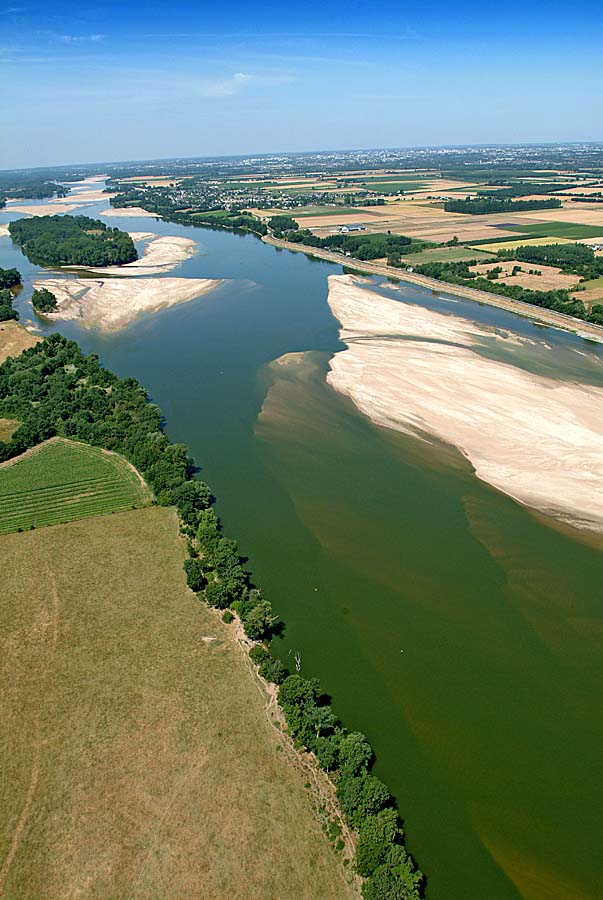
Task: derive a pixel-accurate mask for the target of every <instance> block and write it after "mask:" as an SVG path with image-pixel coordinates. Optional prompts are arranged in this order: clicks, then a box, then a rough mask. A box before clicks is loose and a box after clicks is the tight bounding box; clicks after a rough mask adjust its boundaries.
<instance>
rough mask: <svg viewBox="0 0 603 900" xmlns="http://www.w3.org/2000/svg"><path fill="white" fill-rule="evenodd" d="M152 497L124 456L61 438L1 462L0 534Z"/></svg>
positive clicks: (129, 505) (131, 504)
mask: <svg viewBox="0 0 603 900" xmlns="http://www.w3.org/2000/svg"><path fill="white" fill-rule="evenodd" d="M151 500H152V497H151V493H150V491H149V489H148V488H147V486H146V485H145V483H144V482H143V480H142V479H141V477H140V475H139V474H138V472H137V471H136V470H135V469H134V468H133V467H132V466H131V465H130V464H129V463H128V462H127V461H126V460H125V459H124V458H123V457H121V456H118V455H117V454H116V453H110V452H109V451H107V450H101V449H99V448H97V447H90V446H89V445H88V444H80V443H76V442H74V441H66V440H64V439H63V438H54V439H52V440H50V441H47V442H46V443H44V444H40V445H39V447H34V448H33V449H32V450H29V451H27V453H24V454H23V455H22V456H18V457H16V458H15V459H12V460H9V461H8V462H6V463H3V464H2V465H1V466H0V534H8V533H9V532H11V531H25V530H27V529H28V528H32V527H33V528H41V527H43V526H45V525H56V524H58V523H60V522H72V521H74V520H75V519H83V518H88V517H89V516H99V515H104V514H105V513H110V512H117V511H119V510H124V509H132V508H133V507H137V506H146V505H148V504H149V503H150V502H151Z"/></svg>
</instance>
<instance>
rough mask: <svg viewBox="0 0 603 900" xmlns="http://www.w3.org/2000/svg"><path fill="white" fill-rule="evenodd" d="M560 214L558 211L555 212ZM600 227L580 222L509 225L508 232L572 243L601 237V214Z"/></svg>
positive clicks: (602, 231)
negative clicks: (559, 239)
mask: <svg viewBox="0 0 603 900" xmlns="http://www.w3.org/2000/svg"><path fill="white" fill-rule="evenodd" d="M555 212H556V213H557V212H560V210H555ZM599 215H600V217H601V224H600V225H584V224H582V223H580V222H538V223H536V224H531V225H521V224H519V225H509V226H508V227H509V230H510V231H521V232H522V233H523V234H533V235H535V236H537V237H562V238H569V239H570V240H573V241H579V240H582V239H583V238H596V237H601V235H602V234H603V214H602V213H600V214H599Z"/></svg>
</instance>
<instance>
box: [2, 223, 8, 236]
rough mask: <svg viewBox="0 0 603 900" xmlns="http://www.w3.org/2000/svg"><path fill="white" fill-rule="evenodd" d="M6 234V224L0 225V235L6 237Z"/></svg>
mask: <svg viewBox="0 0 603 900" xmlns="http://www.w3.org/2000/svg"><path fill="white" fill-rule="evenodd" d="M7 234H8V225H0V237H6V236H7Z"/></svg>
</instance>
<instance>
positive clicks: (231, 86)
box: [197, 72, 295, 97]
mask: <svg viewBox="0 0 603 900" xmlns="http://www.w3.org/2000/svg"><path fill="white" fill-rule="evenodd" d="M293 81H295V79H294V78H293V77H292V76H291V75H249V74H246V73H245V72H235V74H234V75H230V76H229V77H228V78H208V79H204V80H202V81H200V82H199V83H198V85H197V93H198V94H200V95H201V96H202V97H234V95H235V94H239V93H240V92H241V91H243V90H246V89H247V88H249V87H250V86H252V85H253V86H255V87H276V86H278V85H281V84H291V82H293Z"/></svg>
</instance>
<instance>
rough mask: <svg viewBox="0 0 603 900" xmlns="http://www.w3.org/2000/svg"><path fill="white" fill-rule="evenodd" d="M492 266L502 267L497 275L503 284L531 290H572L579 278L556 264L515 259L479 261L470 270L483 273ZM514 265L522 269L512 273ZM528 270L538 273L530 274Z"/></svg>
mask: <svg viewBox="0 0 603 900" xmlns="http://www.w3.org/2000/svg"><path fill="white" fill-rule="evenodd" d="M494 266H496V267H497V268H501V269H502V272H501V274H500V275H499V276H498V280H499V281H503V282H504V283H505V284H517V285H519V287H523V288H528V289H529V290H531V291H557V290H572V289H573V288H575V287H576V285H577V284H578V281H579V280H580V279H579V276H578V275H568V274H566V273H564V272H562V271H561V269H558V268H557V267H556V266H542V265H540V264H539V263H527V262H520V261H517V260H515V259H511V260H497V261H496V262H495V263H480V264H479V265H477V266H471V271H472V272H476V273H478V274H479V275H485V274H486V272H487V271H488V270H489V269H492V268H493V267H494ZM515 266H521V269H522V271H521V272H518V273H517V274H516V275H512V274H511V273H512V271H513V268H514V267H515ZM530 271H532V272H539V273H540V274H539V275H530V274H529V273H530Z"/></svg>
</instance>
